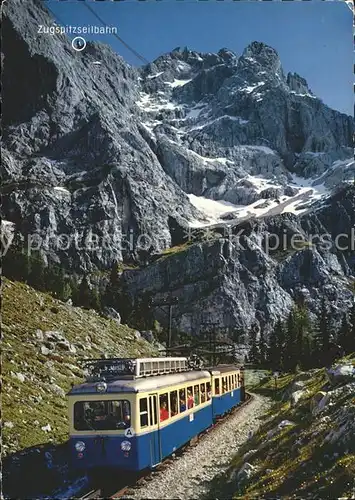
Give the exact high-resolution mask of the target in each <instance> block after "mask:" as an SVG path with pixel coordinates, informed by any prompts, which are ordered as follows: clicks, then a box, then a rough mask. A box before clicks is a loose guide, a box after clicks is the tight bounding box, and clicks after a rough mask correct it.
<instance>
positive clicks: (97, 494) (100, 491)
mask: <svg viewBox="0 0 355 500" xmlns="http://www.w3.org/2000/svg"><path fill="white" fill-rule="evenodd" d="M245 398H246V399H245V401H244V402H243V403H242V404H240V405H238V406H236V407H235V408H233V409H232V410H231V411H230V412H229V413H227V414H226V415H225V416H223V417H221V418H219V419H218V420H217V421H216V422H215V423H214V424H213V425H212V426H211V427H209V428H208V429H206V430H205V431H204V432H202V433H201V434H199V435H198V436H196V437H195V438H193V439H191V441H190V442H189V443H187V444H186V445H184V446H182V447H181V448H180V449H179V450H176V452H175V453H174V454H173V455H172V456H170V457H167V458H166V459H165V460H163V462H161V463H160V464H159V465H157V466H156V467H155V468H154V469H153V470H147V471H143V472H142V473H140V475H139V476H138V475H136V477H135V478H134V477H132V480H131V481H129V484H127V481H125V485H124V486H120V485H118V484H117V483H116V486H114V485H106V486H105V487H102V488H97V489H92V490H90V491H88V492H87V493H86V494H85V495H83V496H81V497H80V498H79V500H89V499H94V498H122V497H123V496H125V495H127V494H129V492H130V491H131V490H132V489H135V488H137V487H139V486H143V485H144V483H145V482H146V481H152V480H153V478H154V476H155V475H156V474H159V473H160V472H162V471H163V470H164V469H166V467H168V466H169V465H171V464H172V463H173V462H174V461H175V460H176V459H177V458H178V457H179V456H181V455H182V454H183V453H185V452H186V451H187V450H189V449H190V448H194V447H196V446H198V444H199V443H200V442H201V441H202V440H203V439H204V437H205V436H207V435H208V433H209V432H211V431H213V429H215V428H216V427H217V426H220V425H222V424H223V423H224V422H226V420H227V419H229V418H230V417H231V416H232V415H235V414H236V413H238V412H239V411H240V410H241V409H242V408H244V407H245V406H246V405H248V404H249V403H251V401H253V396H252V395H251V394H249V393H246V394H245Z"/></svg>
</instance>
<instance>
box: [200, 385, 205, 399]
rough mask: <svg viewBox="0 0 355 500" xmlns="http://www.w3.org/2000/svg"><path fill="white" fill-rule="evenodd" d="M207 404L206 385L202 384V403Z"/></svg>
mask: <svg viewBox="0 0 355 500" xmlns="http://www.w3.org/2000/svg"><path fill="white" fill-rule="evenodd" d="M205 402H206V391H205V384H201V403H205Z"/></svg>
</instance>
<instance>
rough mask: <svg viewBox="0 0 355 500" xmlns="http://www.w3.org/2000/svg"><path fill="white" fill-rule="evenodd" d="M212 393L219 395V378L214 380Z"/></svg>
mask: <svg viewBox="0 0 355 500" xmlns="http://www.w3.org/2000/svg"><path fill="white" fill-rule="evenodd" d="M214 392H215V394H219V378H215V380H214Z"/></svg>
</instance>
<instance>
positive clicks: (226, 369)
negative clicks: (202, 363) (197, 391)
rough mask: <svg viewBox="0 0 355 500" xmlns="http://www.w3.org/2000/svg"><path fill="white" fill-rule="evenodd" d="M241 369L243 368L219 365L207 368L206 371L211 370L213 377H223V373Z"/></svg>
mask: <svg viewBox="0 0 355 500" xmlns="http://www.w3.org/2000/svg"><path fill="white" fill-rule="evenodd" d="M240 369H241V367H240V366H236V365H217V366H211V367H209V368H206V370H209V371H210V372H211V373H212V375H221V374H223V373H227V372H233V371H237V370H240Z"/></svg>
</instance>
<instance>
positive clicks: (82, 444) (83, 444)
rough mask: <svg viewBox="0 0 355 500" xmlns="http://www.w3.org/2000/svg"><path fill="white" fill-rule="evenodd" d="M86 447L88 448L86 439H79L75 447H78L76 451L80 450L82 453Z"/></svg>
mask: <svg viewBox="0 0 355 500" xmlns="http://www.w3.org/2000/svg"><path fill="white" fill-rule="evenodd" d="M85 448H86V445H85V443H84V441H77V442H76V443H75V449H76V451H78V452H80V453H81V452H82V451H84V450H85Z"/></svg>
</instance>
